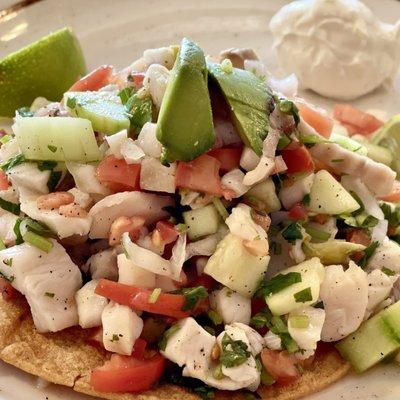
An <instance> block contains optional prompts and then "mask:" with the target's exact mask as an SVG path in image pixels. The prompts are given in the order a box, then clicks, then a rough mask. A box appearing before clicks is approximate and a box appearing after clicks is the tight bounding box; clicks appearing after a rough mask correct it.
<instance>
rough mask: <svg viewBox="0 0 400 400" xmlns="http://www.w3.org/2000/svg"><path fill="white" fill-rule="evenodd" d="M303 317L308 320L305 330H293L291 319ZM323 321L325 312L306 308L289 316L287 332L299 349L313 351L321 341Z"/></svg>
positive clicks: (319, 309)
mask: <svg viewBox="0 0 400 400" xmlns="http://www.w3.org/2000/svg"><path fill="white" fill-rule="evenodd" d="M297 316H305V317H307V318H308V327H307V328H295V327H294V326H293V324H292V321H293V320H292V319H291V318H292V317H295V318H296V317H297ZM324 321H325V310H323V309H321V308H314V307H310V306H306V307H304V308H300V309H298V310H296V311H293V312H291V313H290V314H289V319H288V331H289V333H290V336H291V337H292V338H293V339H294V341H295V342H296V343H297V345H298V346H299V347H300V349H303V350H315V349H316V348H317V343H318V342H319V341H320V340H321V331H322V327H323V325H324Z"/></svg>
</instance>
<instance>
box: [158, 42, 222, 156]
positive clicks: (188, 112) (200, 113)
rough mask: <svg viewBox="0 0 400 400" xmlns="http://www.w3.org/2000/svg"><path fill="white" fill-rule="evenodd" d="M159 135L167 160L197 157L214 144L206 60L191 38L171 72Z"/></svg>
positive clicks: (159, 123)
mask: <svg viewBox="0 0 400 400" xmlns="http://www.w3.org/2000/svg"><path fill="white" fill-rule="evenodd" d="M156 134H157V139H158V140H159V141H160V142H161V143H162V144H163V146H164V152H163V159H164V161H166V162H173V161H175V160H181V161H190V160H193V159H194V158H196V157H197V156H199V155H200V154H202V153H204V152H206V151H207V150H209V149H210V148H211V147H212V145H213V144H214V141H215V134H214V127H213V122H212V112H211V103H210V97H209V94H208V87H207V67H206V61H205V57H204V53H203V51H202V50H201V48H200V47H199V46H198V45H197V44H196V43H193V42H191V41H190V40H188V39H183V40H182V43H181V47H180V50H179V53H178V56H177V58H176V61H175V65H174V68H173V69H172V71H171V75H170V79H169V82H168V85H167V89H166V92H165V95H164V99H163V102H162V105H161V109H160V114H159V117H158V121H157V132H156Z"/></svg>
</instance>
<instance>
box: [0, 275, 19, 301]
mask: <svg viewBox="0 0 400 400" xmlns="http://www.w3.org/2000/svg"><path fill="white" fill-rule="evenodd" d="M0 293H1V295H2V296H3V299H4V300H5V301H10V300H14V299H15V298H16V297H17V296H18V292H17V291H16V290H15V289H14V288H13V287H12V286H11V284H10V282H7V281H6V280H5V279H3V278H0Z"/></svg>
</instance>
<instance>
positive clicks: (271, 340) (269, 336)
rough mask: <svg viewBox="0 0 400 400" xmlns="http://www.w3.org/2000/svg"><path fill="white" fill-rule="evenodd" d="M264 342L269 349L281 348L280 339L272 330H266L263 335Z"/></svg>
mask: <svg viewBox="0 0 400 400" xmlns="http://www.w3.org/2000/svg"><path fill="white" fill-rule="evenodd" d="M264 342H265V345H266V346H267V347H268V348H269V349H271V350H282V339H281V338H280V337H279V336H278V335H276V334H275V333H273V332H272V331H268V332H267V333H266V334H265V335H264Z"/></svg>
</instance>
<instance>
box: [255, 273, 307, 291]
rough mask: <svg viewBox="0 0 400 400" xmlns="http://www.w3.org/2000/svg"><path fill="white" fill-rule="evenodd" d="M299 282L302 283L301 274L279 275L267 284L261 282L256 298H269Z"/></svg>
mask: <svg viewBox="0 0 400 400" xmlns="http://www.w3.org/2000/svg"><path fill="white" fill-rule="evenodd" d="M299 282H301V274H300V273H299V272H289V273H288V274H278V275H276V276H274V277H273V278H272V279H270V280H269V281H267V282H265V281H263V282H261V285H260V286H259V288H258V289H257V291H256V294H255V296H256V297H267V296H269V295H271V294H274V293H278V292H280V291H281V290H283V289H285V288H287V287H289V286H292V285H294V284H295V283H299Z"/></svg>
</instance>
